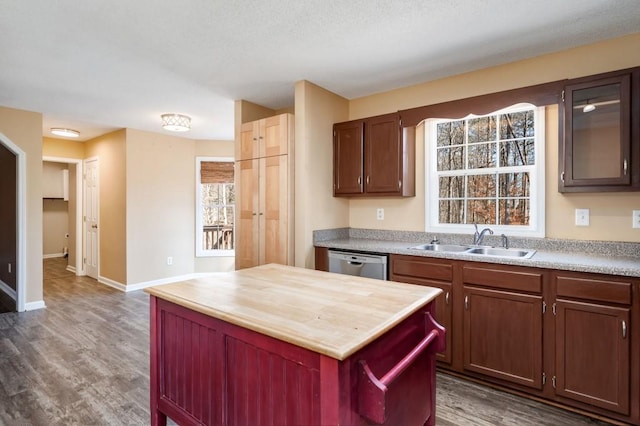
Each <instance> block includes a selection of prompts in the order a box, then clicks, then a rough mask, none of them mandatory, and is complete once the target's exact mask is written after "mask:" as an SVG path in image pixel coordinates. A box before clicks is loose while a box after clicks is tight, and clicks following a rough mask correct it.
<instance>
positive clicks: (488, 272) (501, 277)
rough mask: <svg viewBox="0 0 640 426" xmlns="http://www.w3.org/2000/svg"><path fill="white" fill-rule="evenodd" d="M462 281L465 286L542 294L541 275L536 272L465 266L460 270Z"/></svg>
mask: <svg viewBox="0 0 640 426" xmlns="http://www.w3.org/2000/svg"><path fill="white" fill-rule="evenodd" d="M462 280H463V281H464V283H465V284H476V285H483V286H487V287H494V288H503V289H507V290H516V291H526V292H531V293H538V294H539V293H542V273H538V272H525V271H518V270H514V269H496V268H487V267H477V266H470V265H465V266H464V267H463V268H462Z"/></svg>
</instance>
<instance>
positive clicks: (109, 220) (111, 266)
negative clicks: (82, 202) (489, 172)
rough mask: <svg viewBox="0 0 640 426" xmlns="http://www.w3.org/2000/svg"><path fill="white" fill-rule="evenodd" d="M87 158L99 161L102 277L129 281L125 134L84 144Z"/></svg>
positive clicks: (121, 281)
mask: <svg viewBox="0 0 640 426" xmlns="http://www.w3.org/2000/svg"><path fill="white" fill-rule="evenodd" d="M85 156H86V157H85V158H87V159H88V158H94V157H95V158H98V163H99V168H100V173H99V179H100V181H99V191H100V219H99V230H100V237H99V238H100V268H99V271H100V276H101V277H104V278H107V279H109V280H112V281H115V282H117V283H121V284H125V283H126V282H127V256H126V254H127V251H126V250H127V247H126V241H127V225H126V211H127V201H126V189H127V181H126V163H127V161H126V131H125V130H117V131H115V132H111V133H107V134H106V135H103V136H100V137H97V138H95V139H91V140H89V141H87V142H85Z"/></svg>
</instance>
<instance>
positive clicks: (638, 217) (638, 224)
mask: <svg viewBox="0 0 640 426" xmlns="http://www.w3.org/2000/svg"><path fill="white" fill-rule="evenodd" d="M631 217H633V225H631V227H632V228H640V210H634V211H633V213H632V214H631Z"/></svg>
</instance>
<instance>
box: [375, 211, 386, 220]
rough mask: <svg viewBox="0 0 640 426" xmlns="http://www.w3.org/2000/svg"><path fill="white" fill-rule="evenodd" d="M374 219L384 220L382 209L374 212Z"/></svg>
mask: <svg viewBox="0 0 640 426" xmlns="http://www.w3.org/2000/svg"><path fill="white" fill-rule="evenodd" d="M376 218H377V219H378V220H384V209H378V211H377V212H376Z"/></svg>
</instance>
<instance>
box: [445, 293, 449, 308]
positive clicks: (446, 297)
mask: <svg viewBox="0 0 640 426" xmlns="http://www.w3.org/2000/svg"><path fill="white" fill-rule="evenodd" d="M444 303H446V304H447V305H448V304H449V292H447V294H445V295H444Z"/></svg>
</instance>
